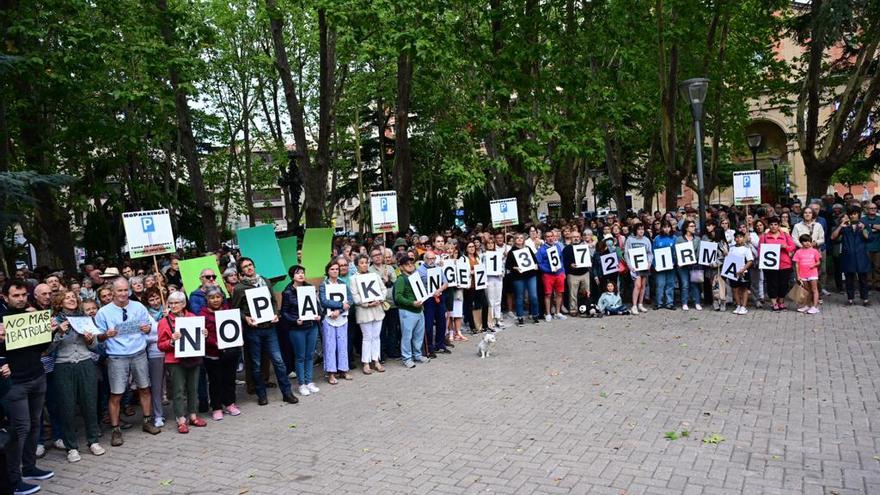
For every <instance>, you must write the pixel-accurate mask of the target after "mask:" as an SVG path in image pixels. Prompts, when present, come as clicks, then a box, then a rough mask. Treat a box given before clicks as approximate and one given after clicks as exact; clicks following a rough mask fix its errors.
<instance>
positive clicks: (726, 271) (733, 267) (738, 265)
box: [721, 254, 746, 280]
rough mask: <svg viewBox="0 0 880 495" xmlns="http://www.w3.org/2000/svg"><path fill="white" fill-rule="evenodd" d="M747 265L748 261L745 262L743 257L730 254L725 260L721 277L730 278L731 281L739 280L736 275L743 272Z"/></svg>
mask: <svg viewBox="0 0 880 495" xmlns="http://www.w3.org/2000/svg"><path fill="white" fill-rule="evenodd" d="M745 264H746V260H744V259H743V257H742V256H737V255H735V254H733V255H731V254H728V255H727V256H726V257H725V258H724V266H722V267H721V276H722V277H726V278H729V279H730V280H736V279H738V278H739V277H738V276H737V274H736V273H737V272H738V271H739V270H741V269H742V267H744V266H745Z"/></svg>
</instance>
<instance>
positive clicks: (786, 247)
mask: <svg viewBox="0 0 880 495" xmlns="http://www.w3.org/2000/svg"><path fill="white" fill-rule="evenodd" d="M767 223H768V224H769V225H770V228H769V230H767V231H766V232H764V233H763V234H762V235H761V239H760V241H759V245H761V246H763V245H764V244H779V269H778V270H764V281H765V282H767V297H768V298H769V299H770V302H771V303H772V304H773V311H784V310H785V296H786V294H788V281H789V280H791V255H792V254H794V252H795V250H796V249H797V246H796V245H795V243H794V239H792V238H791V235H790V234H788V233H787V232H785V231H783V230H782V229H780V228H779V227H780V226H779V219H778V218H776V217H773V218H771V219H770V220H768V221H767Z"/></svg>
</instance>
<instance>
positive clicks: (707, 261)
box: [700, 241, 718, 266]
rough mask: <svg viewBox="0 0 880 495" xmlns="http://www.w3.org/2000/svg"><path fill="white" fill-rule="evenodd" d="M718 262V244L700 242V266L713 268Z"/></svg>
mask: <svg viewBox="0 0 880 495" xmlns="http://www.w3.org/2000/svg"><path fill="white" fill-rule="evenodd" d="M716 261H718V243H717V242H709V241H700V264H701V265H704V266H712V263H715V262H716Z"/></svg>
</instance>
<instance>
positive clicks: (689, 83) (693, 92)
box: [679, 77, 709, 233]
mask: <svg viewBox="0 0 880 495" xmlns="http://www.w3.org/2000/svg"><path fill="white" fill-rule="evenodd" d="M708 89H709V80H708V79H706V78H704V77H696V78H693V79H688V80H686V81H682V83H681V85H680V86H679V90H680V91H681V96H682V98H684V99H685V101H687V102H688V105H690V107H691V116H693V118H694V133H695V136H696V138H695V139H694V145H695V146H696V148H697V199H698V201H699V208H700V232H701V233H702V231H703V229H705V225H706V198H705V196H706V190H705V187H704V185H703V132H702V129H701V127H700V122H701V121H702V120H703V102H704V101H706V92H707V91H708Z"/></svg>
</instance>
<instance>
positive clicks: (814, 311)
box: [807, 306, 819, 315]
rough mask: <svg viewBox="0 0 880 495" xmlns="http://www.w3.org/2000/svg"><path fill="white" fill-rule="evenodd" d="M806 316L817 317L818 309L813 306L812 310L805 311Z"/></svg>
mask: <svg viewBox="0 0 880 495" xmlns="http://www.w3.org/2000/svg"><path fill="white" fill-rule="evenodd" d="M807 314H808V315H817V314H819V308H817V307H815V306H813V307H812V308H810V309H808V310H807Z"/></svg>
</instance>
